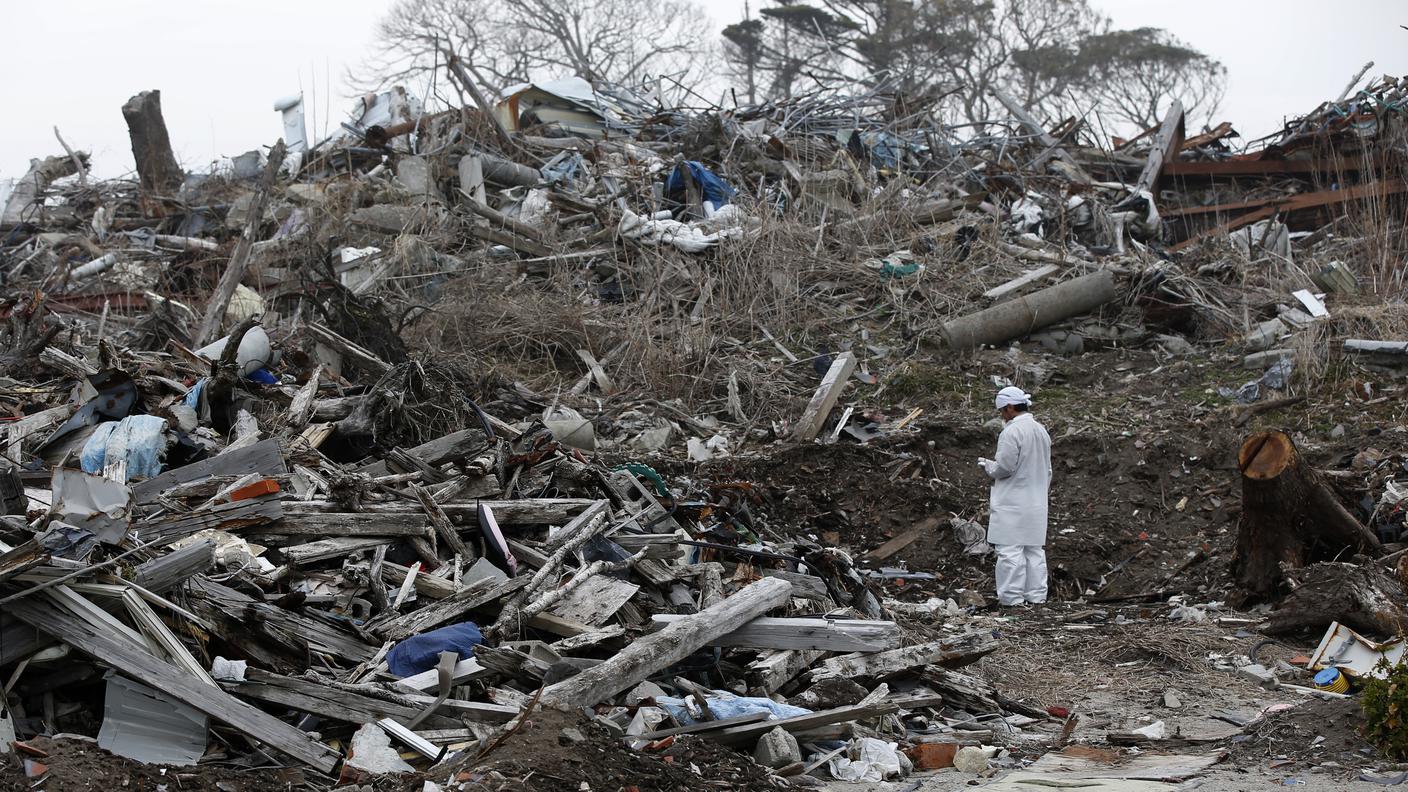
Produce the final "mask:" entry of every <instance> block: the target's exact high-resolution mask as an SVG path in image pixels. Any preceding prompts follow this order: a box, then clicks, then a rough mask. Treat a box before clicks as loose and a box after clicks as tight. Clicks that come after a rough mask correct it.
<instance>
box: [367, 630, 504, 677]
mask: <svg viewBox="0 0 1408 792" xmlns="http://www.w3.org/2000/svg"><path fill="white" fill-rule="evenodd" d="M482 643H484V636H483V634H481V633H480V632H479V625H477V624H475V623H474V622H460V623H459V624H451V625H450V626H449V627H441V628H440V629H438V630H431V631H430V632H428V633H421V634H420V635H413V636H411V637H410V638H407V639H406V640H404V641H401V642H400V643H398V644H396V645H395V646H393V647H391V651H389V652H387V653H386V667H387V668H388V669H390V671H391V673H393V674H395V675H396V676H398V677H408V676H414V675H416V674H419V673H422V672H425V671H429V670H430V669H432V668H434V667H435V666H436V665H437V664H439V662H440V653H441V652H458V653H459V656H460V659H461V660H465V659H468V658H470V657H473V656H474V647H476V646H478V645H479V644H482Z"/></svg>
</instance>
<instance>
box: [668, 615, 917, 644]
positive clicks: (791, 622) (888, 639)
mask: <svg viewBox="0 0 1408 792" xmlns="http://www.w3.org/2000/svg"><path fill="white" fill-rule="evenodd" d="M687 618H689V617H688V616H681V615H677V614H658V615H656V616H654V617H653V621H654V622H655V624H657V625H669V624H674V623H676V622H679V621H681V620H683V619H687ZM899 642H900V627H899V625H898V624H895V623H894V622H890V621H869V620H862V619H854V620H845V619H799V618H786V619H779V618H772V617H768V616H760V617H758V618H756V619H754V620H752V621H750V622H748V623H747V624H745V625H743V626H742V627H740V628H738V629H737V630H734V631H733V632H731V633H728V634H727V635H721V636H719V637H717V638H714V639H712V640H710V641H709V643H708V645H709V646H743V647H748V648H750V649H824V650H827V651H831V652H879V651H883V650H886V649H893V648H895V647H896V646H898V645H899Z"/></svg>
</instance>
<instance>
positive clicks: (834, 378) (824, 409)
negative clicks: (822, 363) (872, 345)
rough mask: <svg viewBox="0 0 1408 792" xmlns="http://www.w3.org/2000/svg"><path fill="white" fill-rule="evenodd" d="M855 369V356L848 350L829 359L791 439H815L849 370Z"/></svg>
mask: <svg viewBox="0 0 1408 792" xmlns="http://www.w3.org/2000/svg"><path fill="white" fill-rule="evenodd" d="M855 369H856V356H855V355H854V354H852V353H850V352H842V353H841V354H839V355H837V356H836V359H835V360H833V361H831V368H830V369H828V370H827V372H826V376H825V377H822V379H821V385H820V386H819V387H818V388H817V389H816V393H814V394H812V400H811V403H810V404H808V405H807V411H806V412H804V413H802V417H801V419H800V420H798V421H797V428H796V429H793V430H792V439H793V440H796V441H797V442H799V443H810V442H811V441H813V440H815V439H816V436H817V434H819V433H820V432H821V427H822V426H823V425H824V424H825V423H826V417H827V416H828V415H830V414H831V409H832V408H833V407H835V406H836V400H837V399H839V398H840V397H841V391H842V389H844V388H845V387H846V381H847V380H849V379H850V378H851V372H852V371H855Z"/></svg>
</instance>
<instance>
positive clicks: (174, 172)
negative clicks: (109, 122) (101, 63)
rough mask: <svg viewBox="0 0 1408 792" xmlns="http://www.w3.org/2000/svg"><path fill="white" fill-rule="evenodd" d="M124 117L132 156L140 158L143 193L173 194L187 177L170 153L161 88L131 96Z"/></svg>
mask: <svg viewBox="0 0 1408 792" xmlns="http://www.w3.org/2000/svg"><path fill="white" fill-rule="evenodd" d="M122 117H123V118H125V119H126V120H127V134H128V136H129V137H131V138H132V158H133V159H134V160H136V161H137V176H138V178H140V179H141V181H142V192H143V193H147V194H151V195H160V196H174V195H175V194H176V191H177V190H178V189H180V187H181V182H182V181H184V180H185V178H186V176H185V174H183V173H182V172H181V166H180V165H177V164H176V155H175V154H173V153H172V152H171V138H170V136H168V135H167V134H166V119H165V118H162V115H161V91H142V92H141V93H139V94H137V95H136V96H134V97H132V98H131V99H128V100H127V103H126V104H124V105H123V106H122Z"/></svg>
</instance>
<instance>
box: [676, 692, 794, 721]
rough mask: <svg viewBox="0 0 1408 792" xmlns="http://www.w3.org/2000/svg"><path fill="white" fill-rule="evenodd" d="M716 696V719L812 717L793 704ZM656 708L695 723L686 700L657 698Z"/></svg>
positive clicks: (713, 702) (712, 707)
mask: <svg viewBox="0 0 1408 792" xmlns="http://www.w3.org/2000/svg"><path fill="white" fill-rule="evenodd" d="M712 692H713V694H714V695H712V696H709V697H708V702H707V703H708V704H709V711H710V712H712V713H714V718H715V719H717V720H723V719H724V718H734V717H737V716H739V715H748V714H750V713H753V712H769V713H772V719H775V720H780V719H782V718H795V717H797V716H798V715H810V714H811V712H812V711H811V710H809V709H806V708H803V707H794V706H792V705H791V704H780V703H778V702H776V701H773V700H772V699H770V698H760V697H751V696H735V695H734V694H732V693H727V692H725V691H722V690H715V691H712ZM655 704H656V706H658V707H660V708H662V709H664V710H665V711H666V712H668V713H670V717H672V718H674V719H675V720H677V721H679V722H680V723H682V724H690V723H694V719H693V718H691V717H690V716H689V710H687V709H685V706H684V700H683V699H677V698H674V697H672V696H656V697H655Z"/></svg>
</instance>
